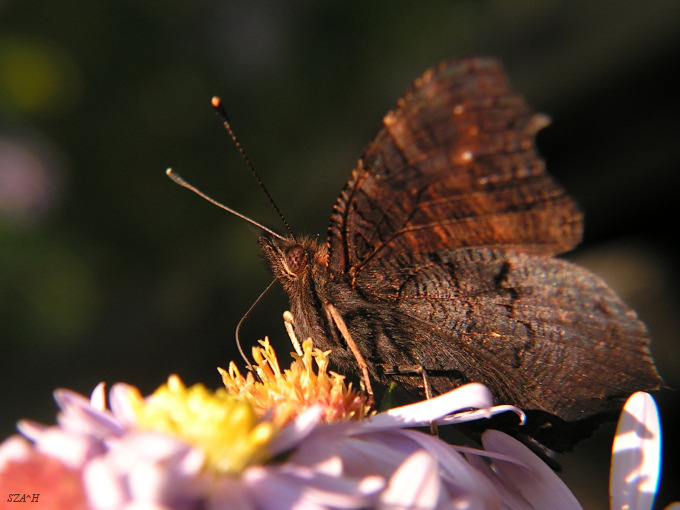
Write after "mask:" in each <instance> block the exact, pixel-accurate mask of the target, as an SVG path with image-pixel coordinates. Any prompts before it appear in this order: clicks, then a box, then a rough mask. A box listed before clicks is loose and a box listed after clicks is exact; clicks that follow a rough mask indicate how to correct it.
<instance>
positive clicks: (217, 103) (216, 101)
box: [211, 96, 295, 239]
mask: <svg viewBox="0 0 680 510" xmlns="http://www.w3.org/2000/svg"><path fill="white" fill-rule="evenodd" d="M211 104H212V106H213V109H214V110H215V113H216V114H217V116H218V117H219V118H220V120H221V121H222V125H223V126H224V128H225V129H226V130H227V133H229V137H230V138H231V140H232V142H234V145H236V149H237V150H238V152H239V154H240V155H241V157H242V158H243V160H244V161H245V162H246V165H248V168H250V171H251V173H252V174H253V176H254V177H255V180H256V181H257V184H259V186H260V188H262V191H264V194H265V195H267V198H268V199H269V203H270V204H272V207H274V210H275V211H276V212H277V214H278V215H279V218H281V221H282V222H283V224H284V225H285V226H286V230H288V233H289V234H290V236H291V237H292V238H293V239H295V234H293V229H292V228H290V225H289V224H288V222H287V221H286V218H285V217H284V216H283V213H282V212H281V210H280V209H279V207H278V206H277V205H276V202H274V199H273V198H272V196H271V195H270V194H269V191H268V190H267V188H266V187H265V185H264V183H263V182H262V179H260V176H259V175H258V173H257V171H256V170H255V166H254V165H253V163H252V162H251V161H250V158H249V157H248V155H247V154H246V151H245V150H243V147H241V142H239V141H238V138H236V135H235V134H234V130H233V129H232V128H231V123H230V122H229V118H228V117H227V112H226V110H225V109H224V107H223V106H222V101H221V100H220V98H219V97H217V96H213V98H212V100H211Z"/></svg>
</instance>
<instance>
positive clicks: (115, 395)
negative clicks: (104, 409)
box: [109, 383, 137, 426]
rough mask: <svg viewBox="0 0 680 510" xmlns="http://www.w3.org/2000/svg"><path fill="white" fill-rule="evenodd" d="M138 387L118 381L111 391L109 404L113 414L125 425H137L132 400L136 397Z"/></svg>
mask: <svg viewBox="0 0 680 510" xmlns="http://www.w3.org/2000/svg"><path fill="white" fill-rule="evenodd" d="M136 393H137V388H135V387H134V386H130V385H128V384H124V383H117V384H114V385H113V386H112V387H111V391H109V405H110V406H111V412H112V413H113V415H114V416H115V417H116V419H118V420H119V421H121V422H122V423H123V425H128V426H129V425H135V424H136V423H137V415H136V414H135V412H134V410H133V409H132V406H130V400H131V399H133V398H136V395H135V394H136Z"/></svg>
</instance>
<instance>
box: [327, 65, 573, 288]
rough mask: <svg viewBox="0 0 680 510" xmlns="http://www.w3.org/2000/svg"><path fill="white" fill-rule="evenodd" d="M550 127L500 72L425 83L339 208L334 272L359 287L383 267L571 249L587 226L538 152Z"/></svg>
mask: <svg viewBox="0 0 680 510" xmlns="http://www.w3.org/2000/svg"><path fill="white" fill-rule="evenodd" d="M547 122H548V121H547V118H546V117H545V116H542V115H536V114H533V113H532V112H531V111H530V110H529V109H528V108H527V106H526V105H525V103H524V101H523V100H522V98H521V97H520V96H518V95H516V94H515V93H514V92H512V91H511V90H510V88H509V85H508V83H507V80H506V78H505V75H504V74H503V71H502V69H501V67H500V66H499V65H498V63H497V62H495V61H494V60H491V59H470V60H462V61H453V62H444V63H442V64H440V65H439V66H438V67H437V68H435V69H433V70H430V71H428V72H426V73H425V74H424V75H423V76H422V77H421V78H419V79H418V80H416V82H415V83H414V85H413V87H412V88H411V89H410V90H409V91H408V92H407V93H406V94H405V95H404V96H403V97H402V98H401V99H400V100H399V101H398V102H397V106H396V108H395V109H394V110H392V111H390V112H389V113H388V114H387V115H386V116H385V118H384V119H383V126H382V128H381V129H380V131H379V132H378V134H377V136H376V137H375V139H374V140H373V142H372V143H371V144H370V145H369V147H368V148H367V150H366V151H365V153H364V154H363V156H362V157H361V159H360V160H359V161H358V163H357V166H356V167H355V169H354V170H353V171H352V175H351V177H350V180H349V182H348V183H347V186H346V187H345V189H344V190H343V192H342V194H341V195H340V197H339V199H338V202H337V204H336V206H335V209H334V212H333V215H332V217H331V222H330V228H329V240H328V243H329V252H330V258H329V267H330V270H331V272H338V273H348V274H352V275H355V274H356V273H358V272H359V271H361V270H362V269H363V268H364V267H365V266H366V265H367V264H370V263H372V262H373V261H375V260H376V259H379V258H383V257H389V256H392V255H393V254H395V253H401V252H404V251H408V252H409V253H419V252H427V251H430V250H433V249H441V248H442V247H448V248H458V247H482V246H499V245H502V246H512V245H515V246H521V247H522V249H523V250H524V251H531V252H535V253H544V254H553V253H560V252H563V251H566V250H568V249H571V248H572V247H573V246H575V245H576V244H577V243H578V242H579V240H580V238H581V231H582V227H581V223H582V221H581V214H580V213H579V211H578V209H577V208H576V206H575V204H574V203H573V202H572V200H571V199H570V198H569V197H568V196H567V195H566V194H565V192H564V191H563V189H562V188H561V187H559V186H558V185H557V184H555V183H554V182H553V181H552V179H551V178H550V177H549V176H548V175H546V173H545V170H544V165H543V162H542V161H541V159H540V158H539V157H538V156H537V154H536V149H535V146H534V136H535V134H536V132H537V131H538V130H539V129H540V128H542V127H544V126H545V125H547Z"/></svg>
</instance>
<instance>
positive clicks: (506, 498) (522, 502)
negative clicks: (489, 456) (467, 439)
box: [465, 453, 532, 510]
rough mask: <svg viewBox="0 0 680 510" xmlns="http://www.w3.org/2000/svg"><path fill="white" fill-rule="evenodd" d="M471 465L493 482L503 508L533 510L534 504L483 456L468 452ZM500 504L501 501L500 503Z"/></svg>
mask: <svg viewBox="0 0 680 510" xmlns="http://www.w3.org/2000/svg"><path fill="white" fill-rule="evenodd" d="M465 457H466V458H467V460H468V462H469V463H470V465H472V466H473V467H474V468H475V469H477V471H479V472H480V473H482V474H483V475H484V476H486V478H487V479H488V480H489V481H490V482H491V483H492V484H493V486H494V487H495V489H496V492H498V496H499V497H500V501H502V502H503V508H504V509H506V510H532V506H531V505H530V504H529V502H528V501H527V500H526V499H524V497H523V496H522V495H521V494H520V493H519V492H518V491H517V489H516V488H515V487H514V486H512V485H511V484H509V483H507V481H506V480H505V479H503V478H500V477H499V476H498V475H497V474H496V472H495V471H493V470H492V469H491V466H489V464H487V463H486V462H484V460H483V459H482V456H480V455H477V454H476V453H475V454H472V455H469V454H466V455H465ZM499 504H500V503H499Z"/></svg>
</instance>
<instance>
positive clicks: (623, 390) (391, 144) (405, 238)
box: [328, 59, 660, 420]
mask: <svg viewBox="0 0 680 510" xmlns="http://www.w3.org/2000/svg"><path fill="white" fill-rule="evenodd" d="M546 124H547V120H546V118H545V117H544V116H542V115H537V114H533V113H532V112H531V111H530V110H529V109H528V107H527V106H526V105H525V103H524V101H523V100H522V98H521V97H519V96H518V95H516V94H515V93H513V92H512V91H511V90H510V88H509V86H508V83H507V80H506V78H505V75H504V74H503V72H502V70H501V68H500V66H499V65H498V63H496V62H495V61H494V60H490V59H469V60H462V61H452V62H445V63H443V64H440V65H439V66H438V67H437V68H435V69H433V70H430V71H428V72H426V73H425V74H424V75H423V76H422V77H421V78H419V79H418V80H416V82H415V83H414V85H413V87H412V88H411V89H410V90H409V91H407V93H406V94H405V95H404V96H403V97H402V99H400V100H399V101H398V103H397V106H396V108H395V109H393V110H392V111H390V112H389V113H388V114H387V115H386V116H385V118H384V119H383V125H382V127H381V129H380V130H379V132H378V134H377V136H376V137H375V139H374V140H373V142H372V143H371V144H370V145H369V146H368V148H367V150H366V152H365V153H364V154H363V156H362V157H361V158H360V159H359V161H358V163H357V165H356V167H355V168H354V170H353V171H352V174H351V177H350V179H349V182H348V183H347V185H346V187H345V189H344V190H343V191H342V193H341V195H340V197H339V199H338V201H337V203H336V206H335V208H334V211H333V214H332V216H331V222H330V227H329V239H328V269H329V274H330V276H331V278H336V279H341V278H344V279H345V280H346V281H348V282H349V284H350V285H351V286H352V287H353V289H354V291H356V292H357V293H358V294H359V295H360V296H362V298H363V299H365V302H366V303H373V304H377V305H379V306H380V309H381V310H382V309H387V310H391V316H390V318H389V320H381V321H379V322H380V324H377V325H376V327H375V328H373V329H374V330H375V331H381V330H382V333H376V334H375V335H373V336H372V337H371V338H368V339H365V342H368V344H369V345H368V347H367V348H366V352H367V353H368V355H367V358H368V359H369V362H372V363H376V364H377V363H385V362H388V361H392V360H394V359H395V356H396V355H395V354H394V353H405V354H404V356H403V358H402V359H403V360H405V362H413V363H417V364H420V365H422V366H424V367H425V368H426V369H428V370H433V371H440V372H442V371H443V372H444V373H446V372H448V374H449V375H448V378H447V377H440V378H439V379H438V380H439V382H436V381H435V384H439V385H440V386H439V387H438V388H436V389H437V390H438V391H445V390H446V389H448V388H450V387H452V386H453V385H455V384H457V383H460V382H461V381H465V380H474V381H480V382H484V383H486V384H487V385H489V386H490V387H491V388H492V390H493V391H494V392H495V393H496V395H497V396H498V397H501V398H502V399H504V400H505V401H508V402H511V403H515V404H517V405H520V406H522V407H525V408H529V409H541V410H544V411H547V412H550V413H553V414H557V415H558V416H560V417H562V418H563V419H567V420H574V419H579V418H581V417H584V416H589V415H592V414H595V413H598V412H601V411H606V410H611V409H613V408H614V407H616V405H617V404H616V403H612V402H613V401H614V400H617V399H619V398H621V397H625V396H627V395H628V394H629V393H631V392H633V391H635V390H636V389H651V388H655V387H657V386H658V385H659V383H660V379H659V377H658V375H657V374H656V370H655V369H654V366H653V363H652V360H651V356H650V354H649V338H648V334H647V332H646V329H645V327H644V325H643V324H642V323H641V322H640V321H639V320H638V319H637V317H636V316H635V313H634V312H633V311H632V310H630V309H629V308H628V307H626V305H625V304H623V303H622V302H621V300H620V299H619V298H618V297H616V295H615V294H614V293H613V292H612V291H611V290H610V289H609V288H608V287H607V286H606V284H604V282H602V281H601V280H600V279H599V278H597V277H596V276H594V275H592V274H591V273H589V272H587V271H585V270H583V269H581V268H578V267H576V266H574V265H572V264H569V263H567V262H564V261H560V260H557V259H553V258H551V257H550V255H553V254H557V253H561V252H564V251H566V250H569V249H571V248H573V247H574V246H575V245H576V244H577V243H578V242H579V241H580V239H581V234H582V217H581V214H580V212H579V211H578V209H577V207H576V205H575V204H574V202H573V201H572V200H571V199H570V198H569V197H568V196H567V195H566V193H565V192H564V190H563V189H562V188H561V187H560V186H558V185H557V184H556V183H555V182H554V181H553V180H552V179H551V178H550V176H548V175H547V174H546V172H545V168H544V164H543V162H542V161H541V159H540V158H539V157H538V155H537V153H536V149H535V145H534V136H535V134H536V132H537V131H538V130H539V129H540V128H541V127H543V126H545V125H546ZM383 305H386V306H383ZM362 306H364V305H362ZM340 311H341V312H342V310H340ZM347 311H348V316H351V315H352V314H351V313H349V309H348V310H347ZM349 321H350V324H351V318H350V319H349ZM391 323H395V324H396V325H394V326H390V325H389V324H391ZM388 327H392V329H391V330H390V331H386V330H385V328H388ZM381 328H382V329H381ZM357 334H360V331H359V330H357ZM373 337H375V338H373ZM360 341H361V340H360ZM371 342H372V343H371ZM383 346H384V347H383ZM383 348H384V352H383V353H381V351H380V349H383ZM402 382H404V383H405V384H407V383H406V380H403V381H402ZM412 384H413V383H412Z"/></svg>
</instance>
